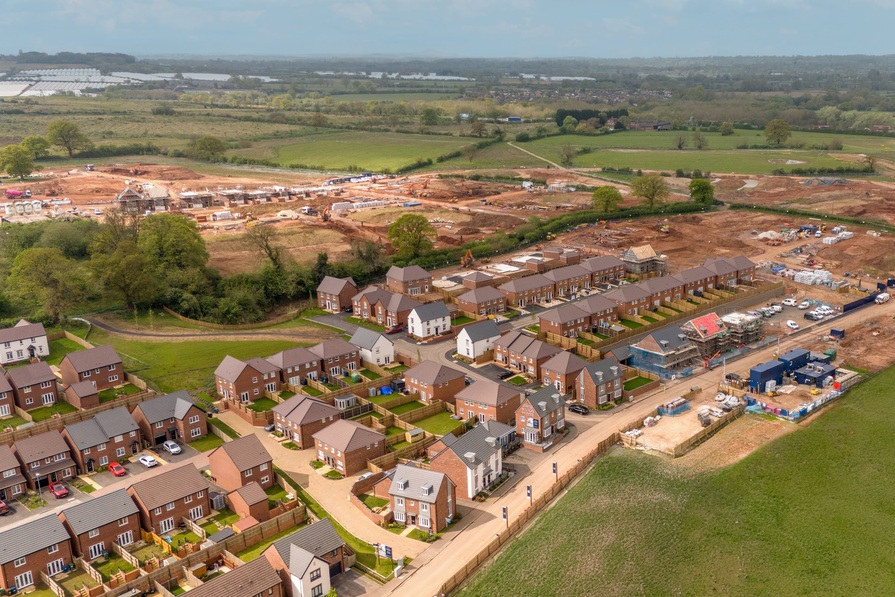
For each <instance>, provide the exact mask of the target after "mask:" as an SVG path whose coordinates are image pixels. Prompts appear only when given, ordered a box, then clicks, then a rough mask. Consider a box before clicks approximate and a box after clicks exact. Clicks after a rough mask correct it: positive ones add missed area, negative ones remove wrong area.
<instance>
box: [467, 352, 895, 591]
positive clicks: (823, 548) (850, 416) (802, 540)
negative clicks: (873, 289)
mask: <svg viewBox="0 0 895 597" xmlns="http://www.w3.org/2000/svg"><path fill="white" fill-rule="evenodd" d="M893 382H895V369H889V370H888V371H886V372H885V373H883V374H881V375H879V376H878V377H876V378H875V379H873V380H871V381H868V382H866V383H865V384H863V385H862V386H860V387H858V388H857V389H854V390H852V391H851V392H849V393H848V394H846V396H845V397H844V398H843V399H842V402H841V403H839V404H837V405H836V406H834V407H832V408H831V409H830V411H829V412H825V413H823V414H821V415H818V416H817V418H816V419H814V420H811V421H810V424H809V425H808V426H806V427H804V428H801V429H799V430H797V431H796V432H794V433H790V434H787V435H785V436H783V437H782V438H780V439H778V440H776V441H774V442H773V443H771V444H770V445H768V446H766V447H764V448H762V449H760V450H758V451H757V452H755V453H754V454H752V455H751V456H748V457H747V458H745V459H744V460H742V461H740V462H739V463H738V464H735V465H733V466H730V467H728V468H726V469H723V470H721V471H719V472H716V473H701V474H693V473H691V472H689V471H688V469H685V468H683V467H679V466H677V465H674V464H672V463H671V462H669V461H668V460H666V459H664V458H659V457H655V456H649V455H645V454H643V453H642V452H635V451H629V450H616V451H614V452H613V453H611V455H610V456H609V457H607V458H604V459H602V460H601V461H599V462H597V463H596V465H595V466H594V468H593V469H592V470H591V471H590V472H589V473H587V474H586V475H585V476H584V477H583V478H582V480H581V482H580V483H578V484H577V485H576V486H575V487H574V488H572V489H571V490H570V491H569V493H568V494H567V495H566V496H565V497H563V498H562V499H561V500H560V501H559V502H558V503H557V504H556V505H555V506H554V507H553V508H551V509H550V510H548V511H547V512H546V513H544V515H543V516H542V517H541V518H540V519H539V520H538V521H537V522H536V523H535V524H534V525H533V526H532V527H531V528H530V529H529V530H528V531H526V533H525V534H524V535H522V536H521V537H519V538H518V539H516V540H514V541H513V542H512V543H511V544H510V545H509V546H508V547H507V549H506V550H505V552H504V553H502V554H501V555H500V556H499V557H498V558H497V560H496V561H495V563H494V564H493V565H492V566H490V567H489V568H487V569H485V570H484V571H483V572H481V573H479V574H478V575H476V576H475V577H474V578H473V579H472V580H471V582H470V583H469V586H468V587H467V588H466V589H465V590H464V591H463V592H461V593H460V594H461V595H464V596H473V595H488V596H494V597H500V596H502V595H506V596H510V595H513V596H515V595H538V596H539V597H550V596H553V595H556V596H560V595H589V594H594V592H595V591H596V590H597V587H599V594H600V595H606V596H613V595H619V596H627V595H710V594H722V595H884V594H889V592H890V591H891V587H892V586H895V567H893V566H892V550H891V549H890V547H889V545H890V538H891V537H892V535H893V533H895V516H893V508H892V498H891V496H892V491H893V486H895V475H893V473H892V471H893V470H895V452H893V451H892V450H891V449H890V443H891V441H890V440H891V437H892V435H893V433H895V402H893V401H892V400H891V399H890V391H889V390H890V388H891V385H892V383H893ZM709 441H711V440H709ZM544 545H550V549H547V550H545V549H543V546H544ZM535 551H537V553H539V557H538V558H532V556H531V554H532V553H534V552H535ZM557 579H562V582H558V581H557Z"/></svg>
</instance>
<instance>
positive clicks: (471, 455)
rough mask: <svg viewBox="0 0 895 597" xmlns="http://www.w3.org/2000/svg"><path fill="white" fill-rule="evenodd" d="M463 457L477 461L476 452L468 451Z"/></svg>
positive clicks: (470, 460)
mask: <svg viewBox="0 0 895 597" xmlns="http://www.w3.org/2000/svg"><path fill="white" fill-rule="evenodd" d="M463 458H465V459H466V460H468V461H469V462H475V452H467V453H466V454H464V455H463Z"/></svg>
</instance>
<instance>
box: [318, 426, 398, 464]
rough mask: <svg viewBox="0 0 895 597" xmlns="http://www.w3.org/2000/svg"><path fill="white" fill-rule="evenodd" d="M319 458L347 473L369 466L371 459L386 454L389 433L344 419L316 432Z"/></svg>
mask: <svg viewBox="0 0 895 597" xmlns="http://www.w3.org/2000/svg"><path fill="white" fill-rule="evenodd" d="M314 446H315V448H316V449H317V459H318V460H320V461H321V462H324V463H326V464H327V465H328V466H330V467H332V468H333V469H335V470H337V471H339V472H340V473H342V474H343V475H346V476H347V475H353V474H355V473H359V472H361V471H362V470H364V469H365V468H367V460H370V459H373V458H378V457H380V456H384V455H385V451H386V448H385V436H384V435H382V434H381V433H379V432H377V431H373V430H372V429H370V428H369V427H364V426H363V425H361V424H360V423H358V422H356V421H346V420H344V419H342V420H339V421H336V422H335V423H333V424H332V425H329V426H328V427H326V428H324V429H322V430H320V431H318V432H317V433H315V434H314Z"/></svg>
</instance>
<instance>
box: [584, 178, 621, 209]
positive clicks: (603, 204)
mask: <svg viewBox="0 0 895 597" xmlns="http://www.w3.org/2000/svg"><path fill="white" fill-rule="evenodd" d="M621 202H622V194H621V192H620V191H619V190H618V189H617V188H615V187H613V186H611V185H606V186H604V187H600V188H599V189H597V190H596V191H594V193H593V196H592V198H591V203H592V204H593V206H594V209H596V210H597V211H599V212H601V213H604V214H608V213H612V212H615V211H618V206H619V204H620V203H621Z"/></svg>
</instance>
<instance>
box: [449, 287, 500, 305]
mask: <svg viewBox="0 0 895 597" xmlns="http://www.w3.org/2000/svg"><path fill="white" fill-rule="evenodd" d="M504 296H505V295H504V293H502V292H501V291H499V290H498V289H496V288H494V287H493V286H482V287H481V288H476V289H475V290H470V291H469V292H465V293H463V294H461V295H460V296H458V297H457V300H458V301H463V302H467V303H484V302H485V301H499V300H501V299H502V298H504Z"/></svg>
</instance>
